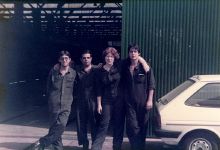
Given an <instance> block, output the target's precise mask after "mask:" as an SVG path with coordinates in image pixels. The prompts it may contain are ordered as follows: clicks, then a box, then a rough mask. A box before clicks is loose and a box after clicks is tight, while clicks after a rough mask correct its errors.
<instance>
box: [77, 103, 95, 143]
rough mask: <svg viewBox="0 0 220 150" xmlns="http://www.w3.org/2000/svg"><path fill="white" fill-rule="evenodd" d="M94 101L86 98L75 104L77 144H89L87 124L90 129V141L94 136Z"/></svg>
mask: <svg viewBox="0 0 220 150" xmlns="http://www.w3.org/2000/svg"><path fill="white" fill-rule="evenodd" d="M96 114H97V113H96V103H95V101H94V100H93V99H87V100H84V101H82V103H80V104H78V106H77V135H78V143H79V145H82V144H83V145H89V140H88V125H90V129H91V138H92V143H93V141H94V138H95V133H96V128H97V125H96V123H97V119H96Z"/></svg>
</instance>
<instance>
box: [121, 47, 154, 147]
mask: <svg viewBox="0 0 220 150" xmlns="http://www.w3.org/2000/svg"><path fill="white" fill-rule="evenodd" d="M128 52H129V57H128V58H127V60H126V62H125V65H124V67H123V69H122V71H123V73H122V80H123V84H124V86H123V87H124V89H125V93H126V94H125V96H126V127H127V135H128V138H129V141H130V144H131V149H132V150H144V149H145V137H146V130H147V121H148V118H149V111H150V110H151V109H152V107H153V95H154V90H155V79H154V75H153V70H152V68H150V70H149V71H148V72H146V71H145V69H144V67H143V65H142V64H140V63H139V61H138V57H139V56H140V48H139V46H138V45H137V44H131V45H129V46H128Z"/></svg>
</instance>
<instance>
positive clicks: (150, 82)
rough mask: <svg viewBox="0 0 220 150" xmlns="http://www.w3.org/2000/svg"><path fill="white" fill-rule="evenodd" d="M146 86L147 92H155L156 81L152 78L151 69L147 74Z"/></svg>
mask: <svg viewBox="0 0 220 150" xmlns="http://www.w3.org/2000/svg"><path fill="white" fill-rule="evenodd" d="M147 85H148V90H155V88H156V81H155V78H154V73H153V69H152V68H150V70H149V72H147Z"/></svg>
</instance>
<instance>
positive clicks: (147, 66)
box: [138, 56, 150, 72]
mask: <svg viewBox="0 0 220 150" xmlns="http://www.w3.org/2000/svg"><path fill="white" fill-rule="evenodd" d="M138 61H139V62H140V63H141V64H142V65H143V67H144V70H145V71H146V72H148V71H149V70H150V66H149V65H148V64H147V62H146V60H145V59H144V58H143V57H141V56H138Z"/></svg>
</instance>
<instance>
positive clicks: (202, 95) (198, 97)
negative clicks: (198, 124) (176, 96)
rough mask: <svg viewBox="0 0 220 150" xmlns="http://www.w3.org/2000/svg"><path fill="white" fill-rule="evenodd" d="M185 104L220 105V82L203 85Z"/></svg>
mask: <svg viewBox="0 0 220 150" xmlns="http://www.w3.org/2000/svg"><path fill="white" fill-rule="evenodd" d="M185 104H186V105H190V106H200V107H220V83H210V84H207V85H205V86H204V87H202V88H201V89H200V90H199V91H197V92H196V93H195V94H194V95H193V96H191V97H190V98H189V99H188V100H187V101H186V103H185Z"/></svg>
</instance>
